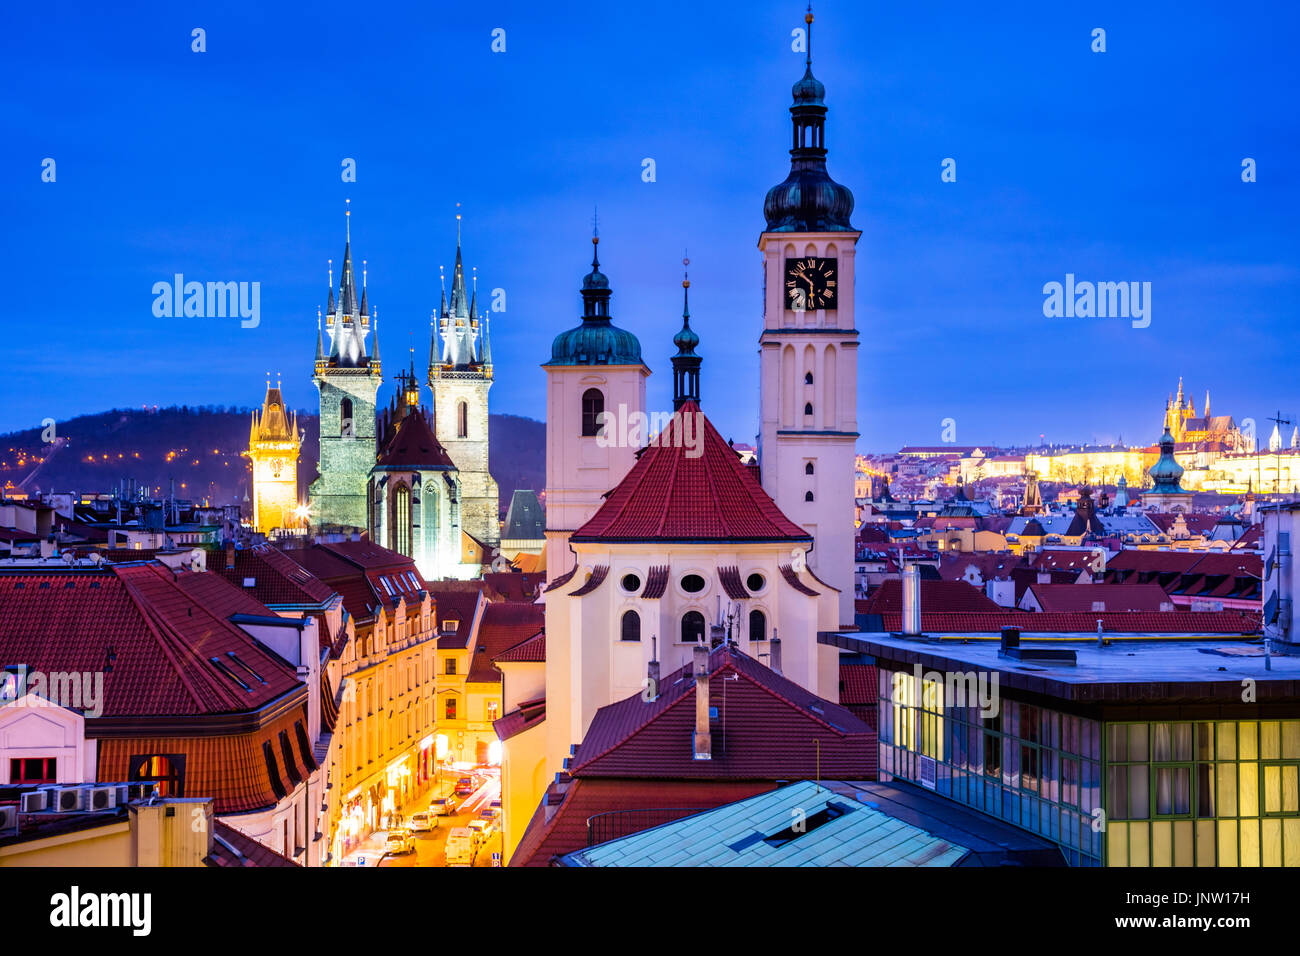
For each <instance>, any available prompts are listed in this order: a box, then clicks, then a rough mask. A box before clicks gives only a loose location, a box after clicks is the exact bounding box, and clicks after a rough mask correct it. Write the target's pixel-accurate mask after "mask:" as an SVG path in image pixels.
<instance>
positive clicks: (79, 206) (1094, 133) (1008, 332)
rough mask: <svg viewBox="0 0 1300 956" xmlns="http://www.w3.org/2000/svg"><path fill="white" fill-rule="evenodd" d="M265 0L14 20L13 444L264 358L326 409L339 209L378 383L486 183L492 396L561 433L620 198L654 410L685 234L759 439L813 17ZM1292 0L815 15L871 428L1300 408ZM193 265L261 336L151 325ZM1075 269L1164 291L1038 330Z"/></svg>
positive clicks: (917, 8)
mask: <svg viewBox="0 0 1300 956" xmlns="http://www.w3.org/2000/svg"><path fill="white" fill-rule="evenodd" d="M274 6H275V5H267V4H253V3H223V4H194V5H187V4H182V3H175V4H157V5H152V6H151V5H145V4H139V5H132V6H130V7H127V8H123V7H118V6H109V7H103V6H96V7H95V8H91V9H78V8H77V7H76V6H75V5H68V4H61V3H54V4H49V5H40V6H35V7H34V6H31V5H26V6H22V7H19V8H15V9H14V10H13V11H11V13H10V15H9V16H10V20H11V28H10V29H9V30H8V31H6V34H5V36H4V38H3V40H0V44H3V46H2V47H0V49H2V50H3V54H4V55H3V61H2V63H0V70H3V73H4V83H3V84H2V85H0V104H3V109H2V110H0V132H2V133H3V137H4V142H5V143H6V149H5V150H4V151H3V152H2V153H0V175H2V176H3V182H4V184H5V202H4V204H3V213H2V215H3V219H4V228H3V229H2V230H0V256H2V257H3V261H4V262H5V263H6V265H7V266H8V267H9V268H7V269H5V270H4V274H5V280H6V281H5V285H6V287H7V290H8V293H9V295H11V296H12V297H13V298H12V299H11V300H10V301H11V303H12V304H11V307H10V308H8V309H6V315H7V320H8V321H7V323H6V324H7V326H8V332H9V335H8V337H7V338H8V342H7V349H8V352H9V369H8V374H7V375H5V376H3V377H2V378H0V408H2V409H3V412H2V413H0V428H3V429H11V428H14V429H16V428H24V427H33V426H36V425H38V424H39V423H40V421H41V419H43V418H45V417H53V418H64V417H68V416H72V415H75V414H78V413H82V412H90V411H97V410H100V409H103V408H107V407H111V406H139V405H141V404H146V403H147V404H151V405H152V404H159V405H168V404H181V403H190V404H208V403H214V404H240V405H249V404H254V403H256V402H260V400H261V397H262V389H263V386H264V382H265V376H266V373H267V371H271V372H272V373H279V374H280V375H282V376H283V380H284V388H285V391H286V397H287V398H288V400H289V401H290V402H291V404H293V405H295V406H298V407H304V408H314V407H315V404H316V393H315V389H314V387H313V386H312V384H311V380H310V373H311V360H312V354H313V349H314V345H315V324H316V308H317V306H318V305H323V304H324V298H325V294H326V259H328V258H330V257H333V258H334V259H335V261H336V264H337V262H338V260H339V259H340V257H341V255H342V250H343V205H344V199H345V198H347V197H350V198H351V199H352V208H353V210H354V213H353V216H352V234H353V249H354V253H355V255H356V256H357V257H358V258H365V259H367V260H368V261H369V268H370V273H369V278H370V301H371V303H372V305H373V306H374V307H375V308H376V309H377V311H378V317H379V322H380V343H381V350H382V355H383V358H384V361H385V366H386V368H387V369H388V370H389V371H390V373H392V372H395V371H396V370H397V368H398V364H397V363H398V362H399V361H401V363H402V365H405V363H406V359H407V355H408V351H407V350H408V348H409V347H410V346H411V345H412V344H414V347H415V350H416V366H417V368H419V367H420V366H422V365H423V364H424V363H425V362H426V361H427V354H428V328H429V322H428V318H429V312H430V310H431V309H432V308H433V307H434V305H435V304H436V302H437V300H438V266H439V265H440V264H443V265H447V266H450V264H451V261H452V258H453V254H454V246H455V220H454V218H453V217H454V212H455V204H456V203H457V202H460V203H462V204H463V210H464V215H465V220H464V230H465V239H464V249H465V256H466V261H467V264H473V265H477V266H478V268H479V274H480V276H481V282H480V286H481V287H483V288H486V289H492V288H497V287H499V288H503V289H505V290H506V311H505V312H504V313H500V314H497V315H494V316H493V325H492V329H493V357H494V359H495V361H496V364H497V370H498V372H497V384H496V386H495V387H494V389H493V392H492V401H493V408H494V410H496V411H503V412H512V413H516V414H523V415H531V416H533V417H541V412H542V408H543V400H544V390H545V377H544V373H543V372H542V371H541V369H540V368H539V365H540V363H541V362H542V361H544V360H545V359H546V358H547V356H548V355H549V343H550V340H551V338H552V337H553V336H554V335H555V334H556V333H557V332H559V331H562V330H563V329H565V328H567V327H569V326H571V325H572V324H574V323H575V322H576V320H577V317H578V315H579V314H580V312H581V306H580V299H579V296H578V287H579V284H580V281H581V277H582V275H583V274H584V273H585V272H586V270H587V268H588V264H589V262H590V248H591V246H590V242H589V236H590V229H591V216H592V207H593V205H597V204H598V205H599V209H600V221H601V236H602V241H601V262H602V267H603V270H604V271H605V272H606V274H607V275H609V277H610V280H611V284H612V286H613V290H614V295H613V300H612V304H611V312H612V314H613V315H614V317H615V321H616V322H618V323H619V324H620V325H623V326H625V327H627V328H629V329H631V330H632V331H633V332H635V333H636V334H637V335H638V336H639V337H640V339H641V343H642V350H643V353H644V355H645V357H646V360H647V362H648V363H649V365H650V366H651V368H652V370H653V371H654V372H655V374H654V375H653V376H652V377H651V379H650V389H649V401H650V405H651V407H652V408H669V407H671V406H670V401H671V395H670V389H671V376H670V374H669V366H668V356H669V354H670V353H671V351H672V348H671V344H670V339H671V336H672V334H673V332H674V331H675V330H676V328H677V327H678V325H679V323H680V313H681V301H680V300H681V287H680V279H681V258H682V250H683V248H684V247H689V250H690V257H691V260H692V265H691V280H692V286H691V293H692V295H691V306H692V314H693V320H694V321H693V324H694V326H695V327H696V328H697V330H698V331H699V333H700V335H701V338H702V344H701V347H700V352H701V353H702V354H703V355H704V357H705V363H704V368H703V377H702V388H703V400H704V407H705V409H706V411H707V412H709V414H710V417H711V418H712V419H713V420H714V422H715V423H716V424H717V425H718V427H719V428H720V430H721V431H722V432H723V434H724V435H726V436H729V437H734V438H735V439H736V440H737V441H753V436H754V433H755V431H756V427H757V425H756V404H757V369H758V359H757V337H758V332H759V328H760V323H761V302H760V294H761V288H762V283H761V273H760V267H759V257H758V251H757V248H756V242H757V239H758V235H759V232H760V231H761V229H762V226H763V221H762V202H763V196H764V193H765V192H766V190H767V189H768V188H769V187H770V186H772V185H773V184H775V183H777V182H780V181H781V180H782V179H783V178H784V177H785V174H786V172H787V170H788V165H789V160H788V155H787V152H786V149H787V139H788V128H789V126H788V124H789V117H788V114H787V112H786V108H787V107H788V105H789V100H790V92H789V91H790V85H791V84H792V83H793V82H794V81H795V80H796V79H798V77H799V76H800V75H801V73H802V55H801V54H798V53H795V52H793V51H792V50H791V36H790V32H791V30H792V29H794V28H796V27H798V26H801V25H802V14H803V9H802V6H801V5H799V4H797V3H788V2H786V3H771V2H752V3H736V4H686V3H671V2H657V3H653V4H621V3H620V4H609V3H602V4H572V5H563V4H535V3H511V4H454V5H453V4H428V3H420V4H409V5H406V4H392V5H389V4H374V5H357V4H334V3H318V4H314V5H312V6H310V7H307V8H299V9H297V10H289V9H273V8H272V7H274ZM989 6H993V7H995V8H996V9H992V10H990V9H988V7H989ZM1275 7H1276V9H1272V10H1270V9H1269V5H1267V4H1265V5H1262V6H1259V5H1251V6H1248V7H1243V6H1241V5H1224V4H1208V3H1205V4H1197V3H1150V4H1148V3H1144V4H1140V5H1138V4H1121V3H1088V4H1084V3H1061V4H1046V3H1025V4H995V5H986V4H974V3H968V4H948V3H928V4H923V5H922V4H882V3H875V2H872V3H861V2H849V0H832V2H820V3H818V4H817V5H816V7H815V10H814V13H815V14H816V16H817V21H816V24H815V27H814V36H813V55H814V72H815V73H816V75H817V77H818V78H819V79H820V80H822V82H823V83H825V84H826V88H827V97H826V99H827V105H828V106H829V109H830V112H829V117H828V123H827V144H828V146H829V148H830V155H829V161H828V165H829V169H830V172H831V174H832V176H834V177H835V178H836V179H837V180H838V181H840V182H842V183H844V184H845V185H847V186H849V187H850V188H851V189H852V190H853V192H854V194H855V197H856V200H857V205H856V209H855V212H854V215H853V222H854V225H855V226H856V227H857V228H859V229H861V230H862V233H863V235H862V238H861V240H860V241H859V245H858V270H857V275H858V287H857V315H858V319H857V325H858V328H859V329H860V330H861V333H862V347H861V350H860V353H861V354H860V365H859V387H858V401H859V426H860V431H861V433H862V438H861V440H860V442H859V447H860V448H861V449H864V450H866V449H881V450H884V449H892V448H896V447H897V446H898V445H900V444H903V443H918V444H930V443H937V442H938V441H939V438H940V430H941V422H942V420H943V419H945V418H953V419H955V420H956V423H957V440H958V442H959V443H962V444H965V443H994V442H1000V443H1013V442H1020V443H1024V442H1028V441H1031V440H1036V439H1037V437H1038V435H1040V434H1046V436H1047V438H1048V440H1049V441H1050V440H1057V441H1069V440H1114V439H1116V438H1117V437H1121V436H1122V437H1123V438H1124V439H1125V440H1130V441H1151V440H1154V439H1155V438H1156V437H1157V433H1158V429H1159V424H1160V421H1159V416H1160V412H1161V409H1162V407H1163V401H1164V398H1165V395H1166V393H1167V392H1169V391H1170V390H1172V389H1173V388H1174V387H1175V386H1176V384H1177V380H1178V377H1179V375H1182V376H1184V377H1185V379H1186V381H1187V384H1188V386H1189V388H1190V389H1191V390H1192V391H1193V392H1194V395H1195V399H1196V403H1197V407H1198V409H1199V408H1200V406H1201V403H1202V400H1203V397H1204V393H1205V390H1206V389H1209V390H1210V392H1211V396H1212V400H1213V410H1214V411H1215V412H1217V413H1231V414H1234V415H1235V416H1236V417H1237V418H1238V419H1239V420H1240V419H1241V418H1243V417H1246V416H1253V417H1255V418H1257V419H1259V420H1260V421H1262V420H1263V418H1264V416H1265V415H1267V414H1269V413H1271V412H1272V411H1273V410H1274V409H1275V408H1277V407H1281V408H1282V409H1283V410H1288V409H1295V408H1296V407H1297V403H1296V402H1295V399H1294V395H1295V388H1296V382H1295V375H1294V369H1295V361H1294V355H1295V352H1296V347H1297V333H1296V311H1297V306H1296V303H1297V301H1300V266H1298V265H1297V263H1298V261H1300V260H1298V256H1297V253H1298V252H1300V249H1298V246H1300V233H1298V231H1297V229H1296V228H1295V223H1296V220H1297V212H1300V203H1298V202H1297V200H1298V199H1300V191H1298V189H1297V151H1298V150H1300V136H1297V129H1296V110H1295V101H1296V92H1297V75H1296V73H1297V67H1296V61H1295V58H1294V56H1293V52H1292V50H1291V48H1290V47H1291V44H1292V42H1293V38H1294V36H1295V35H1296V28H1297V25H1298V24H1297V20H1300V14H1297V12H1296V8H1295V7H1294V6H1293V5H1289V4H1276V5H1275ZM195 27H201V28H203V29H204V30H206V41H207V52H205V53H202V54H199V53H194V52H192V51H191V48H190V47H191V33H190V31H191V30H192V29H193V28H195ZM498 27H499V28H502V29H504V30H505V31H506V52H505V53H493V52H492V51H491V48H490V45H491V41H492V36H491V33H492V30H493V29H494V28H498ZM1096 27H1102V28H1104V29H1105V30H1106V45H1107V50H1106V52H1105V53H1102V54H1098V53H1093V52H1092V51H1091V49H1090V45H1091V31H1092V30H1093V29H1094V28H1096ZM45 157H51V158H54V159H55V161H56V163H57V166H56V171H57V173H56V174H57V179H56V181H55V182H54V183H43V182H41V163H42V160H43V159H44V158H45ZM344 157H352V158H354V159H355V160H356V162H357V182H356V183H344V182H342V180H341V177H340V171H341V162H342V160H343V158H344ZM646 157H651V158H653V159H654V160H655V164H656V174H657V177H656V178H657V181H656V182H654V183H646V182H643V181H642V178H641V169H642V166H641V163H642V160H643V159H644V158H646ZM946 157H952V158H954V159H955V160H956V161H957V182H955V183H942V182H941V181H940V163H941V161H942V160H943V159H944V158H946ZM1245 157H1251V158H1253V159H1255V160H1256V161H1257V163H1258V181H1257V182H1255V183H1251V184H1246V183H1243V182H1242V181H1241V162H1242V159H1243V158H1245ZM177 272H181V273H184V274H185V275H186V276H187V278H193V279H199V280H220V281H257V282H260V283H261V288H262V293H261V323H260V325H259V326H258V327H257V328H255V329H243V328H241V327H240V325H239V322H238V320H232V319H208V318H203V319H197V318H190V319H184V318H182V319H175V318H155V317H154V315H153V312H152V304H153V295H152V292H151V289H152V286H153V284H154V283H155V282H157V281H160V280H168V279H170V278H171V276H172V275H173V274H174V273H177ZM1067 272H1071V273H1074V274H1075V275H1076V276H1077V277H1078V278H1079V279H1081V280H1082V279H1091V280H1094V281H1121V280H1124V281H1148V282H1151V284H1152V322H1151V325H1150V327H1149V328H1146V329H1134V328H1132V327H1131V325H1130V324H1129V323H1128V322H1126V321H1124V320H1122V319H1097V318H1092V319H1079V318H1068V319H1067V318H1053V319H1048V318H1045V317H1044V316H1043V313H1042V304H1043V293H1042V287H1043V284H1044V283H1046V282H1050V281H1062V280H1063V279H1064V277H1065V274H1066V273H1067ZM391 387H392V386H391V380H390V382H389V383H387V384H386V385H385V392H384V396H385V398H386V397H387V395H388V394H389V390H390V389H391ZM1261 427H1262V428H1263V427H1264V426H1261ZM1268 427H1271V426H1268Z"/></svg>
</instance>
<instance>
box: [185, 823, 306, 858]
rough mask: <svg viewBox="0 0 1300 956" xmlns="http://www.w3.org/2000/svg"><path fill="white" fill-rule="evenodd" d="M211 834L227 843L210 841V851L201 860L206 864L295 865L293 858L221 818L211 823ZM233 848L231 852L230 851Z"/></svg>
mask: <svg viewBox="0 0 1300 956" xmlns="http://www.w3.org/2000/svg"><path fill="white" fill-rule="evenodd" d="M212 835H213V836H214V837H220V838H221V840H222V841H225V843H226V844H228V845H229V849H228V848H227V847H226V846H222V844H221V841H218V840H213V841H212V853H211V854H209V856H208V857H207V859H205V860H204V861H203V862H204V863H206V864H207V865H208V866H223V867H224V866H241V867H242V866H297V865H298V864H297V863H295V862H294V861H293V860H291V859H289V858H288V857H287V856H284V855H283V854H281V853H276V852H275V851H274V850H272V849H271V848H270V847H268V846H266V845H265V844H263V843H259V842H258V841H256V840H254V839H253V838H252V837H250V836H247V835H245V834H243V833H241V832H240V831H238V830H236V829H235V828H234V827H232V826H231V825H230V824H228V823H225V822H224V821H222V820H216V821H214V822H213V824H212ZM232 850H233V852H232Z"/></svg>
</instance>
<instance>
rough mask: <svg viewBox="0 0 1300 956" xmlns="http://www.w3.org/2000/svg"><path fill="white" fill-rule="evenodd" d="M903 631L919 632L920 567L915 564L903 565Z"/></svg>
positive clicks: (907, 632)
mask: <svg viewBox="0 0 1300 956" xmlns="http://www.w3.org/2000/svg"><path fill="white" fill-rule="evenodd" d="M903 633H904V634H920V633H921V569H920V568H918V567H917V566H916V565H915V564H908V565H904V567H903Z"/></svg>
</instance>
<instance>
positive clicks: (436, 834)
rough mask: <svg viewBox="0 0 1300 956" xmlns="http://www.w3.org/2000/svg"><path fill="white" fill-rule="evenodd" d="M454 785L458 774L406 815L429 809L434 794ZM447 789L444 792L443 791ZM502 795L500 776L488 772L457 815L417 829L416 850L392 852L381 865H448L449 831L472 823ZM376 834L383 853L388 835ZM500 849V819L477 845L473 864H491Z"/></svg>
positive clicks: (415, 833) (441, 818) (446, 791)
mask: <svg viewBox="0 0 1300 956" xmlns="http://www.w3.org/2000/svg"><path fill="white" fill-rule="evenodd" d="M454 785H455V775H453V776H452V777H451V779H449V780H448V781H447V782H446V783H445V784H443V785H442V786H441V787H440V788H439V789H438V790H437V791H431V792H430V793H429V794H428V795H427V796H426V797H425V798H423V799H422V800H420V801H419V802H418V803H417V804H413V805H411V806H409V807H407V808H405V810H406V816H407V817H408V819H409V817H410V815H411V814H413V813H416V812H418V811H421V810H427V809H428V807H429V804H430V802H431V801H432V800H433V798H434V797H435V796H445V795H446V794H447V793H450V792H451V789H452V787H453V786H454ZM444 790H445V793H444V792H443V791H444ZM500 796H501V779H500V776H499V775H498V774H497V773H496V772H491V773H489V774H488V775H487V778H486V780H485V781H484V782H483V783H482V785H481V786H480V787H479V788H478V789H477V790H475V791H474V793H473V794H471V795H470V796H468V797H466V798H465V802H464V803H463V804H461V805H460V807H459V808H458V809H457V811H456V813H455V814H453V815H452V816H449V817H437V818H436V820H437V825H436V827H435V828H434V829H432V830H428V831H424V832H418V831H417V832H414V833H412V836H413V837H414V838H415V852H414V853H404V854H401V855H392V854H389V855H385V856H383V857H382V858H380V859H379V860H378V864H377V865H379V866H446V865H447V854H446V843H447V834H448V833H450V832H451V831H452V830H453V829H454V828H455V827H463V826H469V822H470V821H471V820H474V819H476V818H477V817H478V814H479V811H480V810H485V809H487V808H488V806H489V805H490V804H491V802H492V801H493V800H496V799H499V798H500ZM375 836H376V837H380V839H379V840H378V841H377V842H376V844H375V845H376V847H377V848H379V849H380V851H381V852H382V847H383V838H385V837H386V836H387V834H386V833H383V834H381V833H379V832H377V833H376V834H375ZM500 850H501V830H500V827H499V820H498V828H497V830H496V831H495V832H494V833H493V834H492V836H490V837H489V838H488V840H487V842H486V843H485V844H484V845H483V846H480V847H479V848H478V850H477V853H476V855H475V860H474V865H475V866H491V865H492V854H493V853H494V852H497V853H499V852H500Z"/></svg>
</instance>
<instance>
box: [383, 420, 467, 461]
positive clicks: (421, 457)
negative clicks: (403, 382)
mask: <svg viewBox="0 0 1300 956" xmlns="http://www.w3.org/2000/svg"><path fill="white" fill-rule="evenodd" d="M375 467H376V468H392V469H403V470H406V469H420V470H446V471H455V470H456V466H455V464H453V463H452V460H451V458H450V457H449V456H448V455H447V451H446V449H444V448H443V447H442V443H441V442H439V441H438V439H437V438H435V437H434V434H433V429H432V428H430V427H429V422H428V419H426V418H425V417H424V410H423V409H419V408H417V409H412V410H411V411H410V412H408V413H407V414H406V415H405V416H404V417H403V418H402V420H401V421H400V422H398V423H397V434H395V435H394V436H393V437H392V440H391V441H390V442H389V443H388V447H387V448H385V449H384V450H383V451H381V452H380V453H379V460H378V461H377V462H376V465H375Z"/></svg>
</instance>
